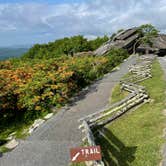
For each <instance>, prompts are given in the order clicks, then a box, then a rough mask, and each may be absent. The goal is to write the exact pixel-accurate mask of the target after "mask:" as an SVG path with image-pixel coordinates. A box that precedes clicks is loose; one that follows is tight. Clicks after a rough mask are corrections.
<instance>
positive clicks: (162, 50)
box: [93, 28, 166, 56]
mask: <svg viewBox="0 0 166 166" xmlns="http://www.w3.org/2000/svg"><path fill="white" fill-rule="evenodd" d="M140 37H141V36H140V34H139V33H138V28H131V29H127V30H124V31H122V32H120V33H118V34H117V35H116V36H115V37H114V38H113V39H112V40H111V39H110V40H109V41H107V42H106V43H104V44H103V45H102V46H101V47H99V48H98V49H97V50H95V51H94V52H93V54H94V55H96V56H100V55H104V54H106V53H107V52H108V51H110V49H112V48H123V49H126V50H127V51H128V52H129V53H130V54H131V53H133V50H135V49H136V52H137V53H142V54H145V53H153V54H157V55H159V56H163V55H166V35H164V34H159V35H158V36H157V37H154V38H153V39H152V40H151V43H152V46H147V45H145V44H141V45H140V44H139V42H137V41H139V38H140Z"/></svg>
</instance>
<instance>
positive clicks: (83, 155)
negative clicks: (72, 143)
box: [70, 146, 101, 163]
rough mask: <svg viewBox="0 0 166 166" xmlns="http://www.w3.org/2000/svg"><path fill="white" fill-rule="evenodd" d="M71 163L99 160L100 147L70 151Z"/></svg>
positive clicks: (79, 148)
mask: <svg viewBox="0 0 166 166" xmlns="http://www.w3.org/2000/svg"><path fill="white" fill-rule="evenodd" d="M70 157H71V162H73V163H78V162H83V161H93V160H101V148H100V146H89V147H78V148H72V149H71V150H70Z"/></svg>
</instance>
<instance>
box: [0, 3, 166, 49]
mask: <svg viewBox="0 0 166 166" xmlns="http://www.w3.org/2000/svg"><path fill="white" fill-rule="evenodd" d="M165 15H166V1H165V0H158V1H156V0H139V1H138V0H33V1H32V0H22V1H21V0H0V46H10V45H31V44H34V43H46V42H49V41H54V40H56V39H57V38H62V37H65V36H72V35H78V34H81V35H84V36H86V37H88V38H94V37H96V36H102V35H104V34H107V35H111V34H112V33H113V32H116V31H117V30H118V29H121V28H129V27H132V26H139V25H141V24H145V23H151V24H153V25H155V26H156V27H157V28H158V29H159V30H160V31H162V32H166V21H165Z"/></svg>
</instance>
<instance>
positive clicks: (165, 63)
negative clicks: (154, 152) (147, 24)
mask: <svg viewBox="0 0 166 166" xmlns="http://www.w3.org/2000/svg"><path fill="white" fill-rule="evenodd" d="M158 60H159V62H160V65H161V67H162V69H163V71H164V75H165V80H166V56H165V57H159V58H158ZM165 130H166V129H165ZM164 138H166V135H165V132H164ZM162 155H163V160H162V162H161V164H160V165H161V166H166V144H165V145H164V146H163V149H162Z"/></svg>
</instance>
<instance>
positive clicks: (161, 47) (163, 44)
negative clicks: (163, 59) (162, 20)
mask: <svg viewBox="0 0 166 166" xmlns="http://www.w3.org/2000/svg"><path fill="white" fill-rule="evenodd" d="M151 42H152V46H147V45H144V44H141V45H140V46H139V47H138V48H137V52H139V53H143V54H144V53H145V52H146V51H148V52H149V53H155V54H157V55H159V56H164V55H166V35H164V34H159V35H158V36H157V37H154V38H153V39H152V40H151Z"/></svg>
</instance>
